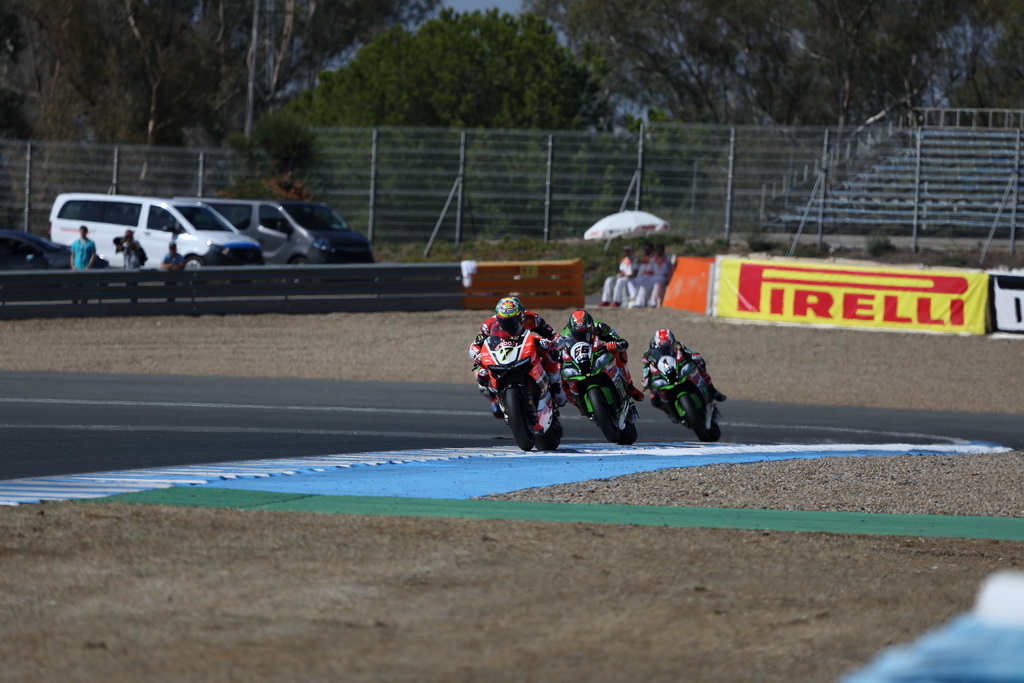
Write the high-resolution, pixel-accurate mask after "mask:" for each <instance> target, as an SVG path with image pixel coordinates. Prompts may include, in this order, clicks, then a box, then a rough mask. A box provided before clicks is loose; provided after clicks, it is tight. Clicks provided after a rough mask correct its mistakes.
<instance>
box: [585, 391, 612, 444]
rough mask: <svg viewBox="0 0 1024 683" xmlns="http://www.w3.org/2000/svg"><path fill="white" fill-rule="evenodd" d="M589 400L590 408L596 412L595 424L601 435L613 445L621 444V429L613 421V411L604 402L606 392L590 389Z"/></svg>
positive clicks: (588, 392)
mask: <svg viewBox="0 0 1024 683" xmlns="http://www.w3.org/2000/svg"><path fill="white" fill-rule="evenodd" d="M587 400H588V401H590V408H591V410H593V411H594V422H596V423H597V426H598V427H600V428H601V433H602V434H604V438H606V439H607V440H608V441H610V442H611V443H619V438H620V437H619V428H618V427H616V426H615V422H614V421H613V420H612V413H611V410H610V409H609V408H608V404H607V403H605V402H604V392H602V391H601V390H600V389H599V388H598V387H590V389H589V390H588V391H587Z"/></svg>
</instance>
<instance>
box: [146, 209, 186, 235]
mask: <svg viewBox="0 0 1024 683" xmlns="http://www.w3.org/2000/svg"><path fill="white" fill-rule="evenodd" d="M146 227H147V228H149V229H150V230H162V231H164V232H173V233H175V234H177V233H182V232H185V231H184V230H183V229H182V227H181V224H180V223H178V219H176V218H175V217H174V216H172V215H171V212H170V211H168V210H167V209H162V208H160V207H159V206H151V207H149V218H148V219H147V220H146Z"/></svg>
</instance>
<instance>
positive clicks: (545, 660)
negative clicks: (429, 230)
mask: <svg viewBox="0 0 1024 683" xmlns="http://www.w3.org/2000/svg"><path fill="white" fill-rule="evenodd" d="M544 313H545V315H547V316H548V317H550V318H551V319H552V320H553V321H554V322H559V323H560V322H561V320H562V318H563V317H567V312H566V311H552V312H544ZM601 317H604V318H605V319H606V320H608V321H609V322H610V323H611V324H613V325H614V326H615V327H616V328H617V329H619V331H620V332H622V333H623V334H624V335H626V337H627V338H628V339H630V340H632V341H634V343H636V342H637V341H640V342H641V343H642V342H643V340H644V339H646V338H647V337H649V336H650V334H651V332H652V331H653V330H654V329H657V328H658V327H661V326H665V325H669V326H671V327H673V329H675V330H676V331H677V333H679V334H680V336H681V337H682V338H683V339H684V341H687V342H688V343H689V344H690V345H691V346H693V347H694V348H697V349H699V350H701V351H703V352H704V353H705V355H706V356H707V357H708V359H709V363H710V364H711V369H712V372H713V373H714V376H715V381H716V384H718V385H719V387H720V388H722V390H723V391H725V392H726V393H728V394H729V395H730V397H731V398H740V399H752V400H769V401H770V400H778V401H790V402H800V403H821V404H832V405H842V404H854V405H883V406H884V405H888V406H894V407H907V408H918V409H924V410H962V409H963V406H964V405H965V404H967V405H970V406H971V407H972V408H974V409H975V410H977V411H978V412H999V413H1010V414H1015V415H1024V397H1022V392H1020V387H1021V386H1024V362H1022V361H1024V344H1022V343H1021V341H1020V340H1006V339H989V338H977V337H940V336H934V335H906V334H892V333H868V332H856V331H848V330H803V329H796V328H781V327H767V326H753V325H743V326H737V325H730V324H728V323H725V322H723V321H717V320H712V319H707V318H703V317H702V316H693V315H690V314H685V313H681V312H678V311H644V310H631V311H621V310H620V311H610V312H608V313H607V315H602V316H601ZM479 318H480V315H479V314H477V313H473V312H446V313H442V314H359V315H329V316H310V317H306V316H259V317H231V316H229V317H223V318H221V317H204V318H181V319H177V318H158V319H140V320H118V321H116V324H111V321H103V320H73V321H22V322H6V323H4V324H3V325H2V326H0V345H2V348H3V349H4V354H3V356H2V358H0V370H60V371H95V372H114V371H116V372H123V371H125V368H126V367H135V368H138V369H139V371H142V372H145V371H147V370H148V369H150V368H151V369H152V371H153V372H159V371H160V370H161V369H162V368H165V367H166V362H167V360H168V358H169V357H170V358H172V359H173V358H174V357H175V355H176V354H177V355H178V356H180V357H181V358H186V357H188V358H195V357H204V358H208V359H209V363H210V364H209V366H208V367H199V366H196V365H188V366H186V365H185V364H179V366H178V367H179V368H180V369H181V370H183V371H185V372H192V373H194V374H217V373H218V372H223V369H224V368H225V367H237V364H232V365H227V364H225V363H223V362H222V359H223V358H226V357H229V356H230V355H231V354H237V353H238V352H240V351H244V350H249V351H251V350H252V349H259V348H267V347H268V345H270V344H271V343H273V346H274V347H275V348H278V349H285V350H286V351H285V352H284V353H283V354H276V355H275V357H274V358H273V359H268V360H266V361H265V362H262V361H261V362H253V363H252V364H251V365H250V366H248V367H247V369H248V370H250V371H251V372H253V373H254V374H255V373H258V374H262V375H264V376H270V377H286V376H309V377H334V378H337V379H372V378H377V379H388V377H386V376H384V377H381V375H380V373H381V372H382V371H381V368H382V367H383V365H382V364H380V363H375V362H374V361H376V360H379V359H378V358H375V357H374V356H373V354H374V349H375V348H377V347H378V345H377V344H374V343H367V342H366V336H367V333H368V331H373V330H384V329H387V330H392V331H395V333H396V334H401V333H402V332H401V331H400V330H406V329H408V330H410V331H411V332H410V333H413V332H414V333H416V334H425V335H431V336H432V338H434V339H436V340H437V348H438V349H439V354H440V355H439V362H438V366H437V368H436V373H437V374H436V377H425V378H424V380H425V381H449V382H465V381H468V360H467V357H466V355H465V346H466V344H468V341H469V339H470V338H471V337H472V334H473V329H474V325H475V324H478V320H479ZM403 326H408V327H403ZM252 357H253V358H254V361H255V360H256V359H258V358H259V357H258V356H252ZM125 359H130V360H131V361H132V362H133V364H134V365H133V366H126V364H125ZM157 360H159V361H160V362H156V361H157ZM766 368H769V370H770V371H766ZM879 376H881V377H882V378H884V379H885V380H887V382H885V381H880V377H879ZM951 386H952V387H956V388H957V391H956V392H952V391H950V389H949V388H950V387H951ZM2 438H3V434H2V430H0V442H2ZM1008 457H1009V456H1008ZM1012 457H1014V458H1021V457H1024V454H1020V453H1017V454H1014V455H1013V456H1012ZM844 460H846V459H841V458H840V459H833V460H832V461H831V462H829V463H827V464H825V465H822V469H817V470H815V471H813V472H809V471H801V472H799V473H795V472H790V473H782V474H783V476H781V477H778V478H777V477H775V476H774V475H772V474H771V473H767V472H766V471H765V468H770V467H771V465H760V466H758V467H749V468H748V467H744V466H736V467H735V468H734V469H733V470H731V471H730V472H729V483H728V484H726V483H719V484H716V485H715V486H713V487H710V486H709V489H714V491H715V492H716V495H714V496H708V497H707V499H708V500H709V501H710V502H709V503H708V504H710V505H723V504H725V503H728V502H729V501H740V502H739V503H737V506H740V505H744V506H751V507H757V506H759V502H760V503H763V504H762V505H760V506H761V507H768V506H771V507H779V508H793V509H798V506H799V503H800V502H801V500H800V499H801V498H808V497H809V496H808V495H807V493H806V489H801V488H800V487H799V486H792V487H790V486H787V485H785V484H784V483H771V484H767V483H766V482H785V481H786V480H787V478H788V479H789V480H790V481H794V479H793V477H800V478H801V479H802V480H806V481H813V477H820V478H821V480H822V481H829V482H831V483H830V486H831V489H830V491H829V495H828V496H827V497H826V498H827V499H829V500H833V501H836V503H837V504H838V502H839V501H846V504H849V501H850V500H854V501H855V500H857V497H858V496H860V497H863V496H864V495H866V492H870V495H871V496H873V497H874V498H876V499H881V500H883V501H884V500H885V499H887V498H891V499H892V500H894V501H895V500H904V499H907V498H910V499H911V500H910V503H908V506H909V507H908V509H909V510H910V511H918V508H917V507H915V505H921V506H923V505H926V504H927V503H928V501H929V500H930V499H934V498H935V497H936V496H935V495H932V493H933V492H936V491H949V490H950V489H949V487H950V486H951V485H953V486H955V484H956V482H957V481H962V482H963V485H962V486H961V487H955V490H956V491H957V492H958V493H957V494H956V495H953V494H948V496H947V494H946V493H941V494H938V495H942V496H947V497H948V498H950V499H951V500H957V499H959V498H960V497H961V494H962V496H963V499H964V500H970V499H978V498H985V497H989V496H990V495H995V494H991V493H989V492H990V491H992V490H995V488H996V487H1000V488H1001V489H1002V490H1005V491H1006V493H1005V500H1006V502H1005V504H1002V505H1000V506H997V508H996V509H995V511H993V512H992V513H991V514H1002V515H1009V516H1016V517H1024V510H1022V509H1021V508H1022V505H1020V501H1019V499H1018V497H1017V495H1018V494H1017V492H1019V491H1021V490H1024V486H1022V484H1024V481H1022V479H1024V477H1022V476H1021V475H1020V469H1019V468H1015V467H1005V466H1003V467H1000V466H999V463H1005V462H1007V461H1005V460H1002V461H1000V460H998V459H996V458H992V457H990V458H977V459H975V460H969V459H967V460H964V459H961V460H960V461H958V462H957V463H956V464H955V467H954V465H953V464H950V465H949V466H948V467H946V466H938V467H933V468H929V469H928V470H927V471H924V470H922V471H920V472H915V473H913V474H909V473H908V472H909V471H910V470H909V469H907V467H906V463H907V462H909V461H908V460H907V458H906V457H905V458H891V459H888V458H887V459H877V460H879V461H885V462H888V463H891V466H892V468H893V469H892V470H891V471H890V472H888V473H887V472H886V470H884V469H883V470H872V471H870V472H857V471H855V470H854V468H853V467H852V466H851V465H850V464H849V463H848V462H844ZM778 466H779V467H787V466H789V467H792V463H790V464H789V465H787V464H786V463H780V464H779V465H778ZM825 468H832V469H825ZM704 469H705V468H693V470H690V471H685V470H677V471H674V472H671V473H661V476H659V477H633V478H625V479H620V480H609V481H603V482H595V483H594V484H593V485H592V486H589V487H586V486H584V487H582V488H583V490H590V489H592V490H593V495H594V497H593V498H592V499H590V500H597V499H598V498H597V496H607V489H608V488H609V487H614V488H617V489H619V490H620V491H619V494H621V493H622V492H621V490H622V489H628V495H633V496H636V497H639V498H640V499H644V496H651V495H653V494H654V493H657V494H658V495H659V496H660V497H661V500H662V503H661V504H687V505H692V504H694V503H693V502H692V501H689V500H688V501H687V502H685V503H679V502H674V501H677V500H679V499H680V497H682V495H681V494H683V493H685V494H687V495H688V496H692V494H693V491H694V490H696V487H697V486H698V485H699V484H698V482H701V481H705V482H710V481H724V480H713V479H711V477H713V476H718V475H716V473H715V472H714V471H711V470H706V471H704V472H701V470H704ZM776 474H777V473H776ZM846 475H849V476H846ZM939 477H942V478H943V479H942V486H941V487H940V486H939V485H938V483H937V478H939ZM848 480H849V484H848V483H847V481H848ZM653 485H656V486H657V491H656V492H655V491H653V489H650V487H651V486H653ZM705 485H706V486H707V484H705ZM759 485H764V486H769V487H770V490H765V491H764V494H763V495H759V494H758V493H757V491H758V489H757V487H758V486H759ZM672 487H675V488H676V490H677V491H676V492H677V493H678V494H680V495H679V496H673V495H672ZM972 487H975V488H972ZM790 489H792V490H791V491H790ZM579 490H580V489H577V493H576V494H574V495H575V497H574V500H575V501H577V502H581V503H585V502H590V500H588V499H587V497H586V496H585V495H581V494H579V493H578V491H579ZM535 493H537V494H538V496H539V497H543V492H535ZM915 496H916V500H917V501H918V502H916V503H915V502H914V500H915ZM699 498H700V496H698V499H699ZM602 500H605V498H602ZM932 502H934V500H932ZM823 505H824V504H823ZM954 507H955V505H954ZM900 509H901V510H902V509H903V508H902V507H901V508H900ZM943 512H945V513H947V514H948V513H950V512H952V513H956V510H953V511H949V510H943ZM960 514H964V512H963V511H960ZM968 514H970V512H968ZM1022 563H1024V543H1017V542H1006V541H984V540H962V539H927V538H903V537H880V536H861V535H850V534H811V533H784V532H766V531H721V530H703V529H673V528H650V527H639V526H616V525H594V524H556V523H536V522H507V521H486V520H484V521H481V520H460V519H409V518H387V517H359V516H344V515H337V516H335V515H317V514H302V513H279V512H267V511H223V510H206V509H191V508H165V507H159V506H143V505H125V504H109V503H88V504H76V503H58V504H44V505H25V506H19V507H11V508H2V509H0V577H2V578H0V585H2V590H0V661H2V662H3V668H2V669H0V679H2V680H4V681H41V680H61V681H93V680H108V681H137V680H154V681H180V680H211V681H236V680H238V681H241V680H246V681H249V680H259V681H285V680H288V681H292V680H325V681H326V680H332V681H334V680H345V681H413V680H415V681H442V680H443V681H481V680H488V681H523V680H538V681H581V680H593V681H640V680H643V681H680V680H686V681H833V680H837V679H839V678H840V677H841V676H842V675H843V674H844V673H847V672H850V671H853V670H856V669H857V668H860V667H862V666H864V665H865V664H867V663H868V662H870V661H871V660H873V659H874V658H875V657H876V656H877V655H878V653H879V652H880V651H881V650H882V649H883V648H885V647H887V646H889V645H892V644H896V643H903V642H910V641H913V640H915V639H916V638H917V637H919V636H920V635H921V634H922V633H924V632H925V631H927V630H929V629H933V628H938V627H940V626H942V625H943V624H945V623H946V622H947V621H948V620H949V619H951V618H952V617H954V616H956V615H959V614H962V613H964V612H966V611H968V610H970V608H971V606H972V604H973V601H974V598H975V596H976V595H977V591H978V588H979V586H980V584H981V582H982V581H983V580H984V579H985V578H986V577H987V576H989V575H990V574H991V573H992V572H994V571H996V570H999V569H1007V568H1019V567H1021V565H1022Z"/></svg>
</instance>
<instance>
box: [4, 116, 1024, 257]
mask: <svg viewBox="0 0 1024 683" xmlns="http://www.w3.org/2000/svg"><path fill="white" fill-rule="evenodd" d="M316 132H317V134H318V138H319V139H318V145H317V148H318V156H317V161H316V164H315V165H314V167H313V168H312V169H310V170H309V171H308V172H306V173H305V174H304V177H303V180H304V181H305V182H306V184H307V186H309V187H310V188H311V189H312V191H313V193H314V195H315V197H316V199H318V200H319V201H324V202H327V203H329V204H331V205H332V206H334V207H335V208H336V209H338V210H339V211H340V212H341V213H342V214H343V215H344V216H345V217H346V218H347V219H348V220H349V222H350V223H352V225H353V226H354V227H355V228H357V229H358V230H360V231H361V232H364V233H365V234H366V235H367V236H368V237H369V238H370V239H371V241H373V242H375V243H382V242H410V241H413V242H427V241H429V240H430V239H431V238H432V236H436V238H437V240H440V241H449V242H451V241H454V242H460V241H462V240H465V239H474V238H490V239H500V238H505V237H508V238H517V237H530V238H541V239H565V238H574V237H581V236H582V234H583V232H584V231H585V230H586V229H587V228H588V227H590V225H592V224H593V223H594V222H596V221H597V220H598V219H600V218H601V217H603V216H605V215H608V214H611V213H615V212H617V211H620V210H622V209H626V208H630V209H632V208H640V209H644V210H647V211H651V212H652V213H655V214H657V215H659V216H660V217H661V218H663V219H665V220H667V221H669V222H670V223H671V225H672V227H673V229H674V230H675V231H676V232H677V234H682V235H685V236H692V237H719V238H725V239H733V238H738V239H742V238H743V237H744V236H745V235H747V234H749V233H754V232H758V231H761V230H764V229H775V230H784V231H787V232H791V233H792V232H794V231H795V230H796V227H795V225H794V224H793V221H792V220H791V219H792V217H793V216H794V215H796V214H799V213H800V212H801V211H805V208H804V207H806V206H807V205H808V202H809V201H810V200H812V199H813V198H814V197H815V196H819V197H820V196H827V193H828V191H829V189H830V188H831V187H833V186H836V185H837V184H839V183H840V182H842V180H843V179H844V178H851V177H856V175H857V174H858V173H864V172H868V171H870V169H871V168H872V167H873V165H875V164H877V163H879V162H880V161H883V160H885V159H887V158H890V157H894V156H899V155H900V154H902V153H903V150H902V146H903V145H905V144H906V135H905V133H906V131H905V130H904V129H902V128H901V127H900V126H899V125H894V124H893V123H881V124H876V125H873V126H868V127H865V128H862V129H844V130H836V129H828V128H814V127H759V126H733V127H729V126H707V125H684V124H670V123H657V124H649V125H647V126H646V127H644V128H643V129H642V130H641V131H639V132H628V131H623V132H617V133H601V132H581V131H556V132H545V131H517V130H485V129H470V130H453V129H444V128H372V129H371V128H330V129H318V130H317V131H316ZM244 174H245V164H244V163H243V160H242V159H239V158H237V156H236V155H234V154H233V153H232V152H231V151H229V150H227V149H220V148H218V149H197V148H166V147H164V148H161V147H146V146H134V145H94V144H75V143H56V142H25V141H0V216H2V217H3V220H4V225H5V226H7V227H17V228H22V229H27V230H28V231H30V232H33V233H36V234H40V235H45V234H47V232H48V227H47V223H48V215H49V210H50V207H51V205H52V203H53V200H54V198H55V197H56V196H57V195H58V194H59V193H62V192H73V191H74V192H112V191H118V192H120V193H123V194H141V195H152V196H163V197H172V196H178V195H180V196H196V195H214V194H217V193H220V192H222V191H224V190H225V189H227V188H228V187H229V186H231V185H232V183H234V182H236V181H238V180H240V179H242V178H243V177H244ZM819 203H820V204H821V205H823V206H825V207H826V208H827V206H828V202H819ZM1007 215H1009V213H1007ZM787 217H788V218H789V219H790V220H788V221H787V220H785V219H786V218H787ZM807 218H808V219H809V220H811V221H817V222H818V224H819V225H824V224H825V223H826V222H827V221H826V216H824V215H820V216H815V215H808V216H807ZM833 224H835V222H833ZM886 227H887V226H882V227H881V228H880V229H886ZM888 228H889V229H892V230H894V231H901V230H902V231H906V226H901V225H894V226H888ZM908 234H909V233H908Z"/></svg>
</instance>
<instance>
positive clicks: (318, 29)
mask: <svg viewBox="0 0 1024 683" xmlns="http://www.w3.org/2000/svg"><path fill="white" fill-rule="evenodd" d="M3 2H4V5H6V6H9V8H10V9H9V13H10V14H12V15H13V16H15V17H16V18H17V21H16V25H17V27H18V28H19V30H20V31H21V35H23V36H24V39H25V43H26V45H27V47H26V49H25V50H24V53H25V54H27V55H31V57H32V60H31V63H30V64H29V65H27V67H26V66H23V67H22V70H21V73H20V76H21V78H20V81H19V85H20V87H21V88H22V91H21V92H22V93H23V95H24V97H25V101H26V102H27V103H28V108H27V109H26V111H27V112H28V118H29V119H30V120H33V121H34V122H35V131H34V134H35V135H36V136H38V137H42V138H45V139H69V140H82V139H86V140H94V141H102V142H106V141H111V142H113V141H121V142H143V143H148V144H183V143H200V144H210V143H214V142H217V141H220V140H223V139H224V138H225V137H226V136H227V135H228V134H229V133H231V132H232V131H237V130H240V129H241V128H242V126H243V122H244V120H245V114H246V109H247V99H248V98H247V91H248V83H249V76H250V73H252V74H253V75H254V76H255V78H254V79H253V85H254V94H255V95H256V97H255V101H254V102H253V110H254V114H255V115H256V116H257V117H258V116H259V115H260V114H261V113H262V112H264V111H267V110H270V109H274V108H277V107H280V106H281V105H282V104H283V103H285V102H287V100H288V99H289V98H290V97H293V96H294V95H296V94H297V93H298V92H300V91H301V90H302V89H303V88H305V87H308V86H309V85H310V84H311V82H312V79H314V78H315V75H316V74H317V73H319V71H320V70H321V69H323V68H324V67H325V66H326V65H327V64H329V63H333V62H335V61H336V60H340V59H344V58H345V57H346V55H348V54H349V53H351V52H352V51H353V50H354V48H355V46H356V45H358V44H359V43H360V42H365V41H366V40H369V39H370V38H372V37H373V36H375V35H377V34H379V33H381V32H382V31H385V30H387V29H389V28H390V27H391V26H393V25H395V24H396V23H402V22H412V23H416V22H420V21H422V20H423V19H424V18H425V17H427V16H429V15H430V13H431V12H433V11H434V9H435V8H436V7H437V5H438V4H439V3H440V0H375V1H374V2H365V1H363V0H333V1H332V2H323V1H322V0H3ZM4 5H0V10H2V8H3V6H4ZM254 7H255V8H256V10H257V22H258V23H257V29H258V31H257V40H256V41H255V44H254V43H253V40H252V28H253V9H254ZM2 19H3V12H2V11H0V27H3V24H2ZM253 48H255V50H254V49H253ZM251 52H254V54H255V59H254V60H253V61H252V64H253V67H254V69H253V71H252V72H250V69H249V68H248V65H249V64H250V60H249V57H250V53H251ZM8 61H9V60H8ZM0 73H2V72H0ZM8 82H10V79H7V80H5V83H4V85H6V83H8ZM0 93H2V91H0Z"/></svg>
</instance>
